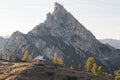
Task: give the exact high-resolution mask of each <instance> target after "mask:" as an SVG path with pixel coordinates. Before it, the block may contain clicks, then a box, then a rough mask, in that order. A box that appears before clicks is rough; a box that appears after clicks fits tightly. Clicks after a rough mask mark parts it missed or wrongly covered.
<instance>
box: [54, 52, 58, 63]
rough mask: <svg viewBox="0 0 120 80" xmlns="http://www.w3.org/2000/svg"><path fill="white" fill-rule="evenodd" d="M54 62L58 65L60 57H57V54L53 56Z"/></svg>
mask: <svg viewBox="0 0 120 80" xmlns="http://www.w3.org/2000/svg"><path fill="white" fill-rule="evenodd" d="M53 62H54V63H55V64H58V56H57V53H55V54H54V56H53Z"/></svg>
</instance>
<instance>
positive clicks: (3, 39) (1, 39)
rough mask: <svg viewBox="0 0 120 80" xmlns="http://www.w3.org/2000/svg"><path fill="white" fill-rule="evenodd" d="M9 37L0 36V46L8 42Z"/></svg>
mask: <svg viewBox="0 0 120 80" xmlns="http://www.w3.org/2000/svg"><path fill="white" fill-rule="evenodd" d="M7 40H8V39H7V38H3V37H0V48H2V47H3V46H4V44H5V43H6V42H7Z"/></svg>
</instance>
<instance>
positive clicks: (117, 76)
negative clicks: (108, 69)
mask: <svg viewBox="0 0 120 80" xmlns="http://www.w3.org/2000/svg"><path fill="white" fill-rule="evenodd" d="M114 75H115V80H120V70H118V71H115V73H114Z"/></svg>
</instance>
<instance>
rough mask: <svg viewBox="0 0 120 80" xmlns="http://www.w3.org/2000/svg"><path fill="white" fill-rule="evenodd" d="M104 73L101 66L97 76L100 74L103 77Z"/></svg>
mask: <svg viewBox="0 0 120 80" xmlns="http://www.w3.org/2000/svg"><path fill="white" fill-rule="evenodd" d="M102 73H103V70H102V67H101V66H99V67H98V70H97V74H98V75H101V74H102Z"/></svg>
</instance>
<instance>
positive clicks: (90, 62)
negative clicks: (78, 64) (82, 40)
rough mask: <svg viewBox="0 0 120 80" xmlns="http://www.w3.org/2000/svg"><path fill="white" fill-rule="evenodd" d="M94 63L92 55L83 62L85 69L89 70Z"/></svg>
mask: <svg viewBox="0 0 120 80" xmlns="http://www.w3.org/2000/svg"><path fill="white" fill-rule="evenodd" d="M94 63H95V59H94V57H89V58H88V60H87V61H86V63H85V70H86V71H88V72H90V71H91V69H92V67H93V64H94Z"/></svg>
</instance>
